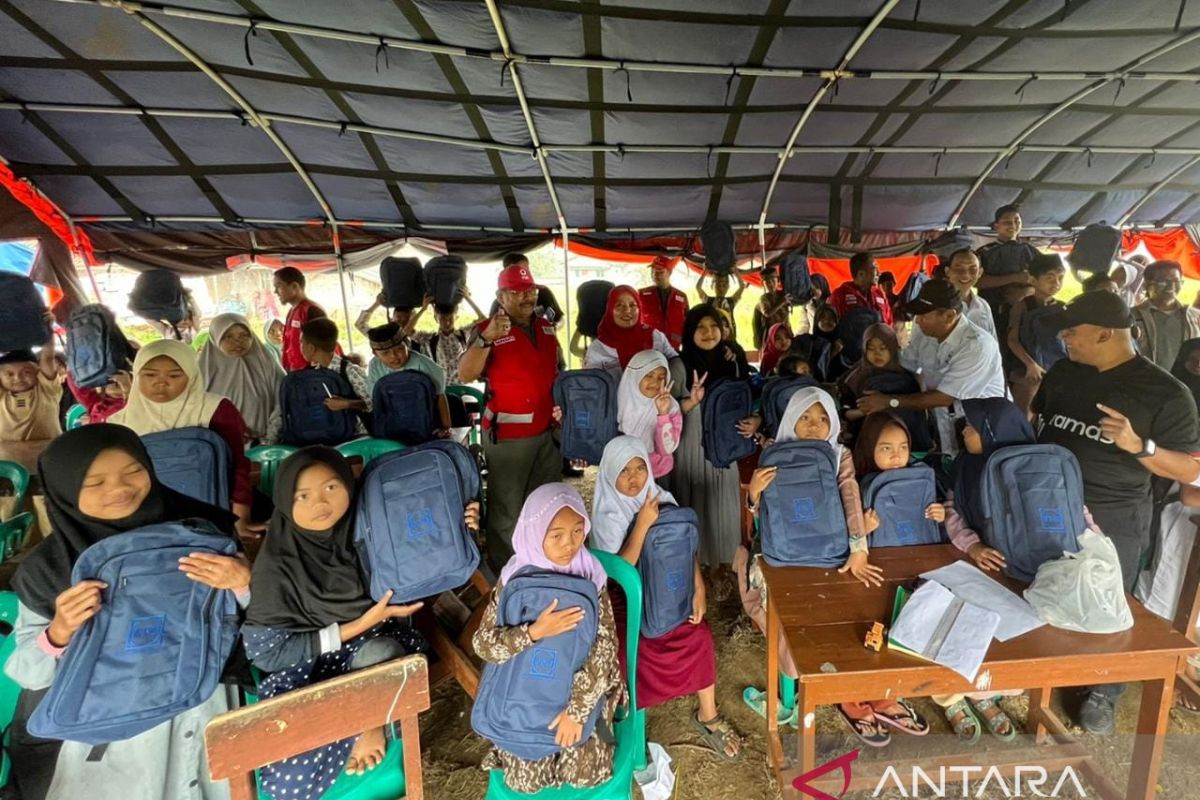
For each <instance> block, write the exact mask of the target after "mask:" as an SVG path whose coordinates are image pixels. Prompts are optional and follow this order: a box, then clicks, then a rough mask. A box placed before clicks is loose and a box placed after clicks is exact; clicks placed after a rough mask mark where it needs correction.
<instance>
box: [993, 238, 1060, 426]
mask: <svg viewBox="0 0 1200 800" xmlns="http://www.w3.org/2000/svg"><path fill="white" fill-rule="evenodd" d="M1028 272H1029V279H1030V280H1031V281H1032V283H1033V293H1032V294H1030V295H1028V296H1026V297H1025V298H1023V299H1022V300H1020V301H1019V302H1016V303H1013V304H1012V307H1011V308H1010V309H1009V312H1008V330H1007V331H1006V332H1005V337H1006V339H1007V342H1008V348H1009V350H1010V351H1011V352H1012V354H1013V357H1014V359H1015V361H1016V362H1017V366H1016V368H1015V369H1013V370H1012V371H1011V372H1010V373H1009V376H1008V385H1009V386H1010V387H1011V388H1012V394H1013V400H1014V401H1015V402H1016V404H1017V405H1018V406H1020V407H1021V409H1022V410H1023V411H1025V412H1026V413H1028V411H1029V405H1030V404H1031V403H1032V402H1033V398H1034V395H1036V394H1037V391H1038V387H1039V386H1041V385H1042V378H1043V377H1044V376H1045V374H1046V370H1047V369H1049V367H1050V364H1049V363H1048V362H1047V363H1041V362H1039V357H1041V358H1043V359H1044V358H1045V357H1046V356H1047V355H1050V354H1046V353H1042V352H1038V350H1039V348H1038V346H1037V344H1038V343H1037V341H1036V339H1037V328H1036V327H1034V326H1033V325H1032V324H1031V323H1032V322H1033V320H1026V317H1027V316H1030V315H1032V314H1039V313H1045V312H1041V311H1040V309H1043V308H1046V307H1047V306H1055V305H1057V306H1061V305H1062V303H1061V302H1060V301H1058V300H1056V299H1055V298H1054V296H1055V295H1056V294H1058V293H1059V292H1061V291H1062V287H1063V278H1064V277H1066V274H1067V270H1066V267H1064V266H1063V262H1062V259H1061V258H1059V257H1058V254H1057V253H1038V254H1037V255H1036V256H1035V257H1034V258H1033V261H1032V262H1031V263H1030V264H1029V267H1028ZM1022 329H1024V330H1022ZM1055 345H1056V346H1057V347H1060V348H1061V345H1058V344H1057V338H1055ZM1029 347H1033V349H1034V352H1032V353H1031V352H1029V349H1028V348H1029ZM1062 352H1064V353H1065V351H1062Z"/></svg>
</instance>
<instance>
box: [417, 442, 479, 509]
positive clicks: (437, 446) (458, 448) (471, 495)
mask: <svg viewBox="0 0 1200 800" xmlns="http://www.w3.org/2000/svg"><path fill="white" fill-rule="evenodd" d="M411 449H413V450H438V451H440V452H443V453H445V454H446V455H448V456H450V460H451V461H453V462H454V468H455V469H456V470H458V479H459V485H460V486H461V487H462V493H463V498H464V499H465V500H466V501H467V502H468V503H469V502H471V501H472V500H479V499H481V498H482V497H483V479H482V478H481V477H480V475H479V462H478V461H476V460H475V456H474V455H473V454H472V453H471V451H470V450H468V449H467V448H465V447H463V446H462V445H461V444H459V443H458V442H452V441H450V440H449V439H433V440H432V441H428V442H425V443H424V444H419V445H417V446H416V447H413V448H411Z"/></svg>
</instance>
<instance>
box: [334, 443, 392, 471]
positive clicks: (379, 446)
mask: <svg viewBox="0 0 1200 800" xmlns="http://www.w3.org/2000/svg"><path fill="white" fill-rule="evenodd" d="M403 449H404V445H402V444H400V443H399V442H393V441H392V440H391V439H373V438H371V437H370V436H368V437H365V438H362V439H352V440H351V441H349V442H343V443H342V444H339V445H338V446H337V451H338V452H339V453H341V454H342V455H344V456H345V457H346V458H351V457H353V456H358V457H359V458H361V459H362V460H363V466H364V467H365V466H366V465H367V464H370V463H371V462H372V461H374V460H375V459H376V458H379V457H380V456H382V455H387V454H388V453H394V452H396V451H397V450H403Z"/></svg>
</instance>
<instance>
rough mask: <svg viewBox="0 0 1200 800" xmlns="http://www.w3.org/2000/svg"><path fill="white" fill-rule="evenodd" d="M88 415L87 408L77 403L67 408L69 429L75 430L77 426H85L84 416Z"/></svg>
mask: <svg viewBox="0 0 1200 800" xmlns="http://www.w3.org/2000/svg"><path fill="white" fill-rule="evenodd" d="M86 416H87V409H86V408H84V407H83V406H81V405H79V403H76V404H75V405H73V406H71V407H70V408H68V409H67V430H69V431H73V430H75V429H76V428H82V427H83V418H84V417H86Z"/></svg>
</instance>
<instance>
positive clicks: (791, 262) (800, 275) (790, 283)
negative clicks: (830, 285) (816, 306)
mask: <svg viewBox="0 0 1200 800" xmlns="http://www.w3.org/2000/svg"><path fill="white" fill-rule="evenodd" d="M779 272H780V274H781V275H782V276H783V291H784V294H786V295H788V296H789V297H791V298H792V302H793V303H807V302H808V301H809V300H811V299H812V290H813V283H812V277H811V276H810V275H809V272H808V256H806V255H804V253H803V252H800V251H797V252H793V253H788V254H787V255H785V256H784V257H783V258H782V259H780V260H779Z"/></svg>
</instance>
